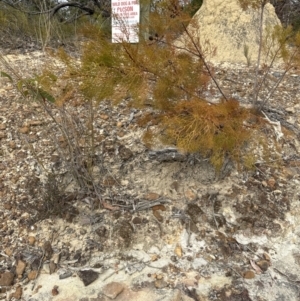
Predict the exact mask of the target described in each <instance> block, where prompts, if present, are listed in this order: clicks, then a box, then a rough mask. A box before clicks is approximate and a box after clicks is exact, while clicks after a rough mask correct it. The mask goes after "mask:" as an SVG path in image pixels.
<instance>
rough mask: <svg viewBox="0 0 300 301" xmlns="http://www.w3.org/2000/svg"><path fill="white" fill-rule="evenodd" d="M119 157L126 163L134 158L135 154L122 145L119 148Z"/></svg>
mask: <svg viewBox="0 0 300 301" xmlns="http://www.w3.org/2000/svg"><path fill="white" fill-rule="evenodd" d="M119 155H120V158H121V159H122V160H125V161H126V160H128V159H130V158H131V157H132V156H133V153H132V151H131V150H130V149H129V148H127V147H125V146H124V145H121V146H120V147H119Z"/></svg>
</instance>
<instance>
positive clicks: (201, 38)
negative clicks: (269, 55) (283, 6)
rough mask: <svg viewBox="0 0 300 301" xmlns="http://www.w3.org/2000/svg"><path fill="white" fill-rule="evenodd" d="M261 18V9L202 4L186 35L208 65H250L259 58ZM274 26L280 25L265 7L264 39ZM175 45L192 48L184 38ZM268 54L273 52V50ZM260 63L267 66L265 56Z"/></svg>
mask: <svg viewBox="0 0 300 301" xmlns="http://www.w3.org/2000/svg"><path fill="white" fill-rule="evenodd" d="M260 15H261V11H260V9H253V8H247V9H245V10H243V8H242V7H241V5H240V4H239V1H238V0H204V1H203V5H202V6H201V8H200V9H199V10H198V12H197V13H196V14H195V15H194V17H193V20H192V22H191V23H190V24H189V26H188V31H189V32H190V33H191V34H192V36H193V37H194V41H195V42H196V44H197V45H200V46H201V48H202V50H203V51H204V53H205V55H206V58H207V59H208V60H209V61H211V62H215V63H219V62H231V63H246V64H247V63H248V64H253V63H254V62H256V61H257V55H258V48H259V36H260V35H259V24H260ZM275 25H281V23H280V20H279V19H278V17H277V15H276V13H275V9H274V7H273V6H272V5H271V4H270V3H267V4H266V5H265V7H264V14H263V36H264V37H266V36H267V31H268V29H271V28H273V27H274V26H275ZM175 44H176V45H177V46H180V47H184V48H185V47H188V48H192V49H193V48H194V45H192V43H191V42H190V38H188V36H187V35H186V34H184V35H183V36H181V37H180V38H179V40H177V41H176V43H175ZM246 48H248V55H247V57H248V61H247V58H246V56H245V50H246ZM271 50H272V51H274V50H275V47H273V48H271ZM263 62H268V60H267V59H266V56H263V57H262V63H263Z"/></svg>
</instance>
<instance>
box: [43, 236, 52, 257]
mask: <svg viewBox="0 0 300 301" xmlns="http://www.w3.org/2000/svg"><path fill="white" fill-rule="evenodd" d="M43 250H44V252H45V257H46V258H47V259H50V258H51V256H52V254H53V249H52V246H51V243H50V241H49V240H46V241H45V242H44V244H43Z"/></svg>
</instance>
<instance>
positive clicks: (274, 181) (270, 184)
mask: <svg viewBox="0 0 300 301" xmlns="http://www.w3.org/2000/svg"><path fill="white" fill-rule="evenodd" d="M267 183H268V185H269V187H271V188H274V187H275V185H276V180H275V179H274V178H270V179H268V181H267Z"/></svg>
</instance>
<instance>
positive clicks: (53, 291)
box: [51, 285, 59, 296]
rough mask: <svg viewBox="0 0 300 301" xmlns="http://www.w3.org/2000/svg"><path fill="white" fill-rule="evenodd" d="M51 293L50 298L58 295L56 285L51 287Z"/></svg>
mask: <svg viewBox="0 0 300 301" xmlns="http://www.w3.org/2000/svg"><path fill="white" fill-rule="evenodd" d="M51 293H52V296H57V295H58V294H59V292H58V286H57V285H54V286H53V289H52V291H51Z"/></svg>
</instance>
